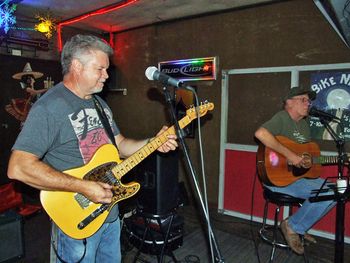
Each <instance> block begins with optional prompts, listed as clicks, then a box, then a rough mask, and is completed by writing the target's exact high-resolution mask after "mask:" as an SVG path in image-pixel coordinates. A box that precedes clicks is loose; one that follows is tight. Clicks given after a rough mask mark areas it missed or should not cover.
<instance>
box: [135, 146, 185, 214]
mask: <svg viewBox="0 0 350 263" xmlns="http://www.w3.org/2000/svg"><path fill="white" fill-rule="evenodd" d="M178 155H179V153H178V150H176V151H171V152H168V153H160V152H154V153H153V154H151V155H150V156H149V157H148V158H147V159H145V160H144V161H143V162H142V163H140V164H139V165H138V166H137V167H136V169H135V171H134V173H135V178H136V179H135V180H136V181H138V182H139V183H140V184H141V190H140V191H139V193H138V195H137V196H136V198H137V205H138V207H139V208H140V209H141V210H142V211H143V212H145V213H150V214H155V215H163V214H166V213H168V212H170V211H171V210H172V209H173V208H175V207H177V206H178V204H179V183H178V177H179V176H178V174H179V167H178V159H179V158H178Z"/></svg>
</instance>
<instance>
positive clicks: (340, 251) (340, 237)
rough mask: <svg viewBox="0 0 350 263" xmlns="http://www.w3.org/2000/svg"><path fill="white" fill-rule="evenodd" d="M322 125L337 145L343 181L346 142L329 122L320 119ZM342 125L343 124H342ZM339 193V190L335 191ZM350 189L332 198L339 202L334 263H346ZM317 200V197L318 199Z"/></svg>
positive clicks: (339, 176)
mask: <svg viewBox="0 0 350 263" xmlns="http://www.w3.org/2000/svg"><path fill="white" fill-rule="evenodd" d="M319 119H320V121H321V123H322V124H323V125H324V126H325V128H326V129H327V131H328V132H329V134H330V135H331V136H332V138H333V140H334V141H335V143H336V147H337V149H338V162H337V165H338V179H343V170H344V163H345V156H346V154H345V140H344V138H341V137H340V136H339V135H338V134H337V133H336V131H335V130H333V128H332V127H331V125H330V124H329V120H326V119H325V118H322V117H319ZM340 124H341V123H340ZM335 191H337V189H335ZM349 194H350V189H349V186H347V189H346V191H345V192H344V194H340V193H338V192H335V194H334V196H333V197H332V199H333V200H335V201H336V202H337V205H336V230H335V253H334V262H335V263H342V262H344V221H345V203H346V201H347V199H348V198H349ZM316 199H317V197H316ZM322 200H324V199H322V196H320V198H319V200H318V201H322ZM328 200H331V199H328Z"/></svg>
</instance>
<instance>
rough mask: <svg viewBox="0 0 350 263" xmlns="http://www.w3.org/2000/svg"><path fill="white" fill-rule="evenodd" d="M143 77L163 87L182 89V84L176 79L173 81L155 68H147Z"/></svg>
mask: <svg viewBox="0 0 350 263" xmlns="http://www.w3.org/2000/svg"><path fill="white" fill-rule="evenodd" d="M145 75H146V77H147V78H148V79H149V80H158V81H159V82H161V83H162V84H163V85H171V86H174V87H177V88H182V87H183V85H184V83H183V82H182V81H180V80H178V79H174V78H172V77H170V76H168V75H167V74H165V73H162V72H160V71H159V70H158V69H157V68H156V67H154V66H151V67H148V68H147V69H146V71H145Z"/></svg>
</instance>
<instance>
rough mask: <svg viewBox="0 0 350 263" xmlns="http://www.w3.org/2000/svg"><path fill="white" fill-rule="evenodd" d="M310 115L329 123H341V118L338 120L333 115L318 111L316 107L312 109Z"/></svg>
mask: <svg viewBox="0 0 350 263" xmlns="http://www.w3.org/2000/svg"><path fill="white" fill-rule="evenodd" d="M309 115H311V116H314V117H318V118H321V119H324V120H327V121H334V120H337V121H340V118H338V117H337V116H334V115H333V114H330V113H328V112H325V111H321V110H318V109H317V108H316V107H311V108H310V110H309Z"/></svg>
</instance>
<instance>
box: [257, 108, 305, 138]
mask: <svg viewBox="0 0 350 263" xmlns="http://www.w3.org/2000/svg"><path fill="white" fill-rule="evenodd" d="M262 127H264V128H265V129H267V130H268V131H270V132H271V133H272V134H273V135H275V136H277V135H282V136H285V137H288V138H289V139H291V140H293V141H295V142H298V143H305V142H309V141H310V140H311V135H310V125H309V121H308V118H304V119H302V120H300V121H298V122H295V121H294V120H293V119H292V118H291V117H290V116H289V114H288V112H287V111H285V110H282V111H279V112H277V113H276V114H275V115H274V116H273V117H272V118H271V119H270V120H268V121H267V122H265V123H264V124H263V125H262Z"/></svg>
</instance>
